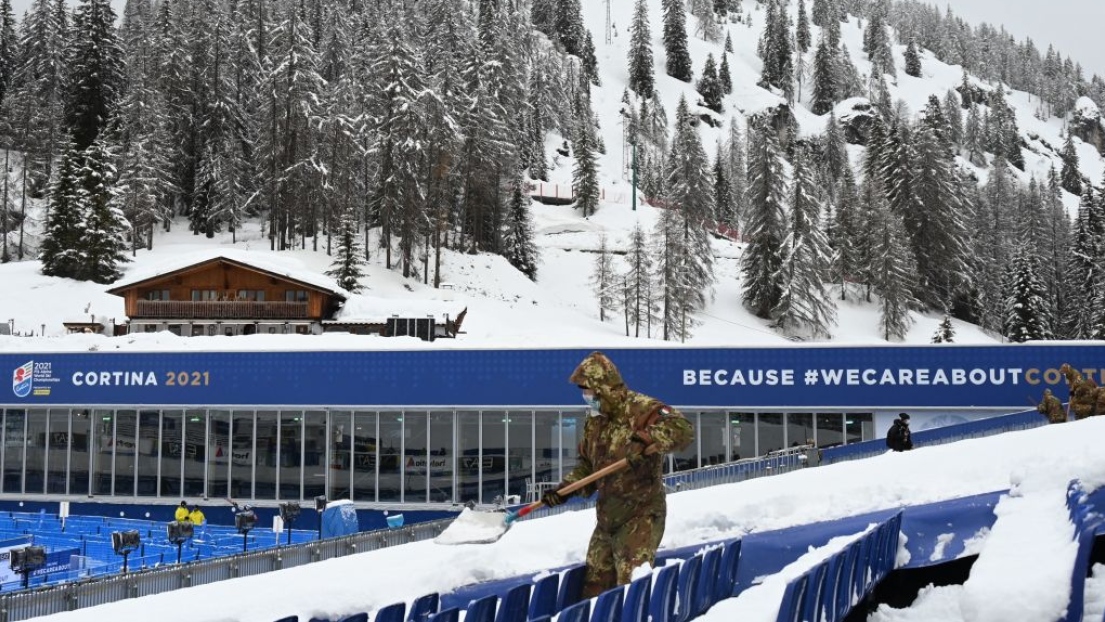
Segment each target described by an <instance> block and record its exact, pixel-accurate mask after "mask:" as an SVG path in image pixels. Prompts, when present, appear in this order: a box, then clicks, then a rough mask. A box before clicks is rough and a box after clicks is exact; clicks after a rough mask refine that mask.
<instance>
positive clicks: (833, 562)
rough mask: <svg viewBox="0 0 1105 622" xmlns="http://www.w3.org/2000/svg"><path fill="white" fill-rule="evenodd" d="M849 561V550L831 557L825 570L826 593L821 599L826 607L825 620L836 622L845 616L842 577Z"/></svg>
mask: <svg viewBox="0 0 1105 622" xmlns="http://www.w3.org/2000/svg"><path fill="white" fill-rule="evenodd" d="M847 561H848V549H844V550H843V551H840V552H839V553H837V554H836V555H833V556H832V557H830V558H829V559H828V560H827V562H828V567H827V568H826V569H825V591H824V594H823V596H822V597H821V600H822V602H823V603H824V605H825V619H826V620H828V622H836V621H837V620H839V619H841V618H842V617H843V616H842V614H841V613H840V577H841V576H842V575H843V574H844V564H845V562H847Z"/></svg>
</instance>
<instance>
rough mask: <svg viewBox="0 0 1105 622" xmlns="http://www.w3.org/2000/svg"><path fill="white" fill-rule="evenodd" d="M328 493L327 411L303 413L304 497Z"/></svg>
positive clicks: (309, 497)
mask: <svg viewBox="0 0 1105 622" xmlns="http://www.w3.org/2000/svg"><path fill="white" fill-rule="evenodd" d="M325 495H326V413H325V412H324V411H321V410H309V411H307V412H305V413H303V498H304V499H308V500H310V499H314V498H315V497H319V496H325Z"/></svg>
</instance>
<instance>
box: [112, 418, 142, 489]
mask: <svg viewBox="0 0 1105 622" xmlns="http://www.w3.org/2000/svg"><path fill="white" fill-rule="evenodd" d="M114 445H115V447H114V449H115V478H114V480H113V483H112V487H111V489H112V491H113V494H115V495H116V496H120V497H131V496H134V470H135V466H136V463H137V455H136V454H137V452H138V413H137V412H136V411H133V410H117V411H115V438H114Z"/></svg>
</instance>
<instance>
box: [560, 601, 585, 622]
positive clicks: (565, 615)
mask: <svg viewBox="0 0 1105 622" xmlns="http://www.w3.org/2000/svg"><path fill="white" fill-rule="evenodd" d="M590 617H591V601H589V600H584V601H580V602H578V603H575V604H574V605H571V606H569V607H568V608H567V609H564V610H563V611H561V612H560V615H559V616H557V618H556V622H587V621H588V619H590Z"/></svg>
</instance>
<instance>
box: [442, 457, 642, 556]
mask: <svg viewBox="0 0 1105 622" xmlns="http://www.w3.org/2000/svg"><path fill="white" fill-rule="evenodd" d="M644 453H645V454H654V453H656V446H655V445H649V446H648V447H645V451H644ZM627 466H629V463H628V462H626V459H625V458H622V459H621V460H618V461H617V462H615V463H613V464H610V465H607V466H605V467H603V468H601V469H599V470H598V471H595V472H594V473H592V474H590V475H588V476H587V477H584V478H583V479H581V480H579V481H578V482H572V483H571V484H568V485H567V486H565V487H563V488H561V489H560V490H557V491H556V492H558V493H560V494H561V495H565V496H566V495H569V494H571V493H573V492H575V491H577V490H579V489H580V488H583V487H584V486H587V485H588V484H591V483H593V482H596V481H598V480H600V479H602V478H604V477H606V476H607V475H610V474H612V473H617V472H618V471H621V470H622V469H624V468H626V467H627ZM544 505H545V502H544V501H540V500H538V501H534V502H533V503H531V504H529V505H527V506H525V507H523V508H521V509H519V510H516V511H514V512H505V513H504V512H486V511H478V510H473V509H471V508H464V509H463V510H461V512H460V514H459V515H458V516H457V518H456V519H455V520H454V521H453V522H452V523H450V524H449V526H448V527H446V528H445V531H442V532H441V533H440V534H439V535H438V536H437V537H436V538H434V542H436V543H437V544H490V543H492V542H496V541H498V539H499V538H502V537H503V535H504V534H506V532H507V531H508V530H509V529H510V526H511V525H513V524H514V521H516V520H518V519H519V518H522V517H523V516H525V515H527V514H529V513H530V512H532V511H534V510H536V509H537V508H540V507H542V506H544Z"/></svg>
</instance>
